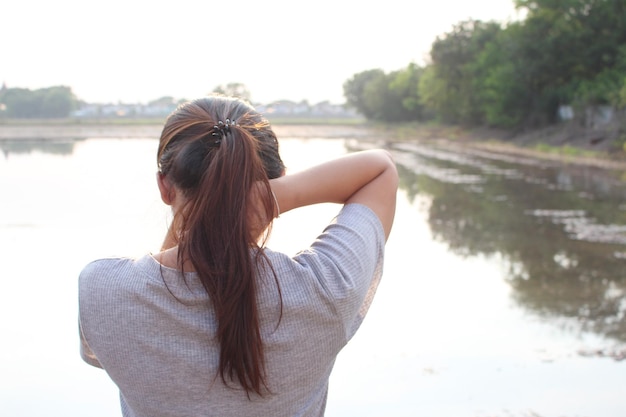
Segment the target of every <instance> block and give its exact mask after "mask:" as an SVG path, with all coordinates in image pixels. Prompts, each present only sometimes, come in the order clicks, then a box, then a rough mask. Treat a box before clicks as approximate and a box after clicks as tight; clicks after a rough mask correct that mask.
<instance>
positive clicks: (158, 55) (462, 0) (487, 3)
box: [0, 0, 516, 103]
mask: <svg viewBox="0 0 626 417" xmlns="http://www.w3.org/2000/svg"><path fill="white" fill-rule="evenodd" d="M515 17H516V13H515V10H514V7H513V0H477V1H468V0H429V1H425V0H405V1H402V0H385V1H379V0H360V1H358V0H315V1H307V2H304V1H297V0H291V1H289V0H263V1H258V0H257V1H252V0H232V1H227V0H224V1H222V2H218V1H215V0H204V1H192V0H176V1H174V0H170V1H167V2H165V1H162V0H153V1H143V0H142V1H139V0H134V1H133V0H107V1H99V2H94V1H85V0H82V1H78V0H54V1H51V0H7V1H4V2H3V3H2V6H0V83H1V82H5V83H6V84H7V86H8V87H23V88H30V89H36V88H41V87H49V86H53V85H67V86H71V87H72V90H73V91H74V93H75V94H76V95H77V96H78V97H79V98H80V99H83V100H86V101H90V102H117V101H124V102H144V103H145V102H147V101H150V100H153V99H156V98H159V97H161V96H165V95H169V96H173V97H175V98H195V97H198V96H201V95H204V94H206V93H208V92H210V91H212V90H213V89H214V88H215V87H216V86H217V85H220V84H226V83H229V82H239V83H243V84H245V85H246V86H247V87H248V88H249V90H250V91H251V95H252V100H253V101H255V102H269V101H273V100H280V99H288V100H293V101H300V100H305V99H306V100H308V101H309V102H310V103H317V102H319V101H323V100H330V101H331V102H333V103H343V102H344V98H343V83H344V82H345V81H346V80H347V79H349V78H351V77H352V76H353V75H354V74H356V73H359V72H362V71H365V70H369V69H374V68H381V69H383V70H384V71H386V72H388V71H393V70H397V69H401V68H404V67H406V66H407V65H408V64H409V63H410V62H416V63H418V64H423V62H424V59H425V58H427V56H428V52H429V50H430V46H431V44H432V42H433V41H434V40H435V38H436V37H437V36H438V35H441V34H443V33H445V32H448V31H450V29H451V28H452V26H453V25H454V24H455V23H458V22H460V21H462V20H466V19H468V18H474V19H481V20H497V21H499V22H506V21H509V20H512V19H515Z"/></svg>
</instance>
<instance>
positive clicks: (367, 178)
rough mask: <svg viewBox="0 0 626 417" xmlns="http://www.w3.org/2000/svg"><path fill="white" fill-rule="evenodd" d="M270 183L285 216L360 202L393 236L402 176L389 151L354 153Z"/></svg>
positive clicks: (387, 234)
mask: <svg viewBox="0 0 626 417" xmlns="http://www.w3.org/2000/svg"><path fill="white" fill-rule="evenodd" d="M270 183H271V186H272V190H273V191H274V194H275V195H276V198H277V199H278V204H279V206H280V210H281V212H283V213H284V212H287V211H289V210H293V209H295V208H298V207H304V206H308V205H311V204H318V203H339V204H349V203H359V204H363V205H365V206H367V207H369V208H370V209H371V210H372V211H374V213H375V214H376V215H377V216H378V218H379V219H380V221H381V223H382V225H383V229H384V230H385V237H389V233H390V231H391V226H392V224H393V219H394V215H395V209H396V192H397V188H398V173H397V170H396V166H395V164H394V162H393V160H392V158H391V155H390V154H389V152H387V151H385V150H369V151H361V152H355V153H351V154H348V155H346V156H343V157H340V158H337V159H335V160H332V161H328V162H324V163H322V164H320V165H317V166H314V167H312V168H309V169H307V170H304V171H301V172H298V173H295V174H291V175H285V176H283V177H280V178H277V179H274V180H271V181H270Z"/></svg>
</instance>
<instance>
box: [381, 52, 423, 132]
mask: <svg viewBox="0 0 626 417" xmlns="http://www.w3.org/2000/svg"><path fill="white" fill-rule="evenodd" d="M423 73H424V68H422V67H420V66H418V65H417V64H415V63H410V64H409V65H408V66H407V67H406V68H404V69H403V70H400V71H396V72H395V73H393V74H392V76H391V77H390V81H389V91H390V92H391V93H392V94H394V95H395V96H396V97H397V99H398V100H399V101H400V103H401V104H402V107H403V109H404V110H405V111H406V114H405V115H403V118H404V119H406V120H424V119H425V112H424V106H423V105H422V103H421V101H420V97H419V88H418V87H419V82H420V78H421V77H422V75H423Z"/></svg>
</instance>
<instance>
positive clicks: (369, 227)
mask: <svg viewBox="0 0 626 417" xmlns="http://www.w3.org/2000/svg"><path fill="white" fill-rule="evenodd" d="M384 247H385V236H384V231H383V228H382V224H381V223H380V220H379V219H378V217H377V216H376V215H375V214H374V212H373V211H372V210H370V209H369V208H368V207H366V206H364V205H361V204H349V205H346V206H344V207H343V208H342V210H341V211H340V213H339V214H338V215H337V217H336V218H335V219H334V220H333V222H332V223H331V224H330V225H328V227H327V228H326V229H325V230H324V232H323V233H322V234H321V235H320V236H319V237H318V238H317V239H316V241H315V242H314V243H313V245H312V246H311V248H310V249H309V250H307V251H303V252H301V253H300V254H298V255H297V256H296V259H295V260H296V261H297V262H301V263H306V264H307V265H308V266H309V267H310V268H311V269H312V270H313V272H314V274H315V276H316V278H317V280H318V284H319V285H320V286H321V287H322V292H323V293H324V294H325V295H326V297H327V298H328V299H329V301H330V303H331V304H332V305H333V306H334V309H335V312H336V314H337V315H338V316H339V317H340V319H341V321H342V322H343V325H344V331H345V337H346V340H349V339H351V338H352V336H353V335H354V333H356V331H357V329H358V328H359V326H360V325H361V323H362V321H363V319H364V318H365V315H366V314H367V311H368V309H369V307H370V305H371V303H372V301H373V298H374V294H375V293H376V289H377V287H378V284H379V282H380V279H381V277H382V272H383V259H384Z"/></svg>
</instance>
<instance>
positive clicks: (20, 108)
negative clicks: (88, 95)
mask: <svg viewBox="0 0 626 417" xmlns="http://www.w3.org/2000/svg"><path fill="white" fill-rule="evenodd" d="M0 103H2V104H3V105H4V108H5V112H6V116H7V117H12V118H35V117H41V118H59V117H68V116H69V115H70V113H71V111H72V110H74V109H75V108H76V106H77V103H78V100H77V99H76V96H74V94H73V93H72V90H71V88H69V87H65V86H56V87H48V88H42V89H39V90H29V89H26V88H6V89H3V90H1V91H0Z"/></svg>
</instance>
